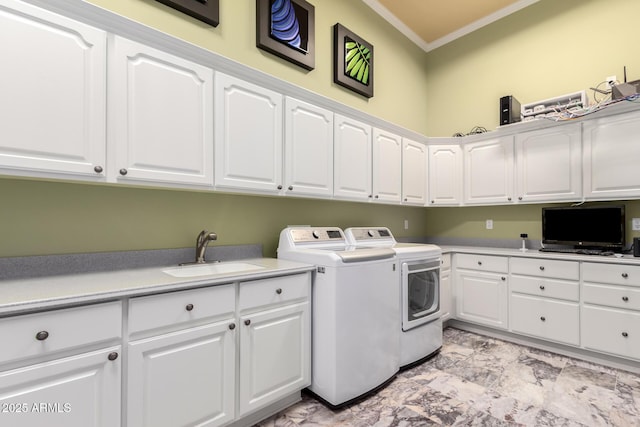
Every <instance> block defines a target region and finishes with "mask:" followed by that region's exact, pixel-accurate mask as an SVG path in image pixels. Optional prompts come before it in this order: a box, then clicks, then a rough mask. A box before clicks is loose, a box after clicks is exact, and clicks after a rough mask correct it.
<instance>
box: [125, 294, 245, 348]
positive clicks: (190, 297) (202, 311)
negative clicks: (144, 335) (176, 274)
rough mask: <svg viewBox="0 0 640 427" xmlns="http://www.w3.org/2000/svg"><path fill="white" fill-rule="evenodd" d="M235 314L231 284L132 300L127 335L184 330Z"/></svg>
mask: <svg viewBox="0 0 640 427" xmlns="http://www.w3.org/2000/svg"><path fill="white" fill-rule="evenodd" d="M234 311H235V289H234V285H232V284H229V285H221V286H211V287H208V288H199V289H190V290H186V291H178V292H169V293H165V294H159V295H151V296H147V297H138V298H132V299H131V300H130V302H129V334H130V335H131V334H135V333H138V332H142V331H148V330H151V329H158V328H165V327H174V326H178V325H180V326H182V327H185V328H186V327H189V326H191V324H194V323H197V322H198V321H202V320H206V319H210V318H215V317H220V316H222V315H225V314H229V316H233V312H234Z"/></svg>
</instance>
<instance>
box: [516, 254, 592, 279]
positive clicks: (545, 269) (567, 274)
mask: <svg viewBox="0 0 640 427" xmlns="http://www.w3.org/2000/svg"><path fill="white" fill-rule="evenodd" d="M511 273H512V274H523V275H527V276H540V277H555V278H556V279H567V280H578V279H579V278H580V264H579V263H578V262H575V261H557V260H551V259H532V258H511Z"/></svg>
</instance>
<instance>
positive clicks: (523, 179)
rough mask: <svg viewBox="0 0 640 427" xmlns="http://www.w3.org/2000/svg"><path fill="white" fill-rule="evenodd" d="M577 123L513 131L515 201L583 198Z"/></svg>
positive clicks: (579, 137)
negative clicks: (528, 130)
mask: <svg viewBox="0 0 640 427" xmlns="http://www.w3.org/2000/svg"><path fill="white" fill-rule="evenodd" d="M581 137H582V131H581V126H580V124H570V125H563V126H556V127H553V128H549V129H541V130H537V131H533V132H525V133H521V134H517V135H516V196H517V201H518V202H536V203H538V202H551V201H577V200H580V199H581V198H582V144H581Z"/></svg>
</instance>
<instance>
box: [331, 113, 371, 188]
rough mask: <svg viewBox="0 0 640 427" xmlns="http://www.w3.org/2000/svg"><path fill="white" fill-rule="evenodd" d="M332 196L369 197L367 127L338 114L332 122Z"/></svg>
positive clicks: (369, 150)
mask: <svg viewBox="0 0 640 427" xmlns="http://www.w3.org/2000/svg"><path fill="white" fill-rule="evenodd" d="M334 128H335V134H334V142H335V163H334V175H335V177H334V195H335V196H337V197H342V198H347V199H355V200H368V199H369V198H370V197H371V167H372V164H371V126H369V125H367V124H365V123H362V122H358V121H357V120H353V119H350V118H348V117H343V116H340V115H338V114H336V116H335V122H334Z"/></svg>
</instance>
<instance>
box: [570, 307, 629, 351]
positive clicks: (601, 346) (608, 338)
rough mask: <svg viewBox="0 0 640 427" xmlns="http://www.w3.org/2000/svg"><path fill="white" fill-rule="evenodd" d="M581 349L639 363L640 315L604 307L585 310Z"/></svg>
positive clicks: (584, 308) (583, 313)
mask: <svg viewBox="0 0 640 427" xmlns="http://www.w3.org/2000/svg"><path fill="white" fill-rule="evenodd" d="M581 339H582V346H583V347H585V348H589V349H593V350H598V351H603V352H605V353H610V354H615V355H618V356H623V357H630V358H633V359H640V313H635V312H632V311H624V310H616V309H613V308H605V307H593V306H583V307H582V337H581Z"/></svg>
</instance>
